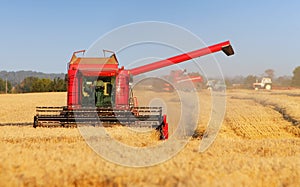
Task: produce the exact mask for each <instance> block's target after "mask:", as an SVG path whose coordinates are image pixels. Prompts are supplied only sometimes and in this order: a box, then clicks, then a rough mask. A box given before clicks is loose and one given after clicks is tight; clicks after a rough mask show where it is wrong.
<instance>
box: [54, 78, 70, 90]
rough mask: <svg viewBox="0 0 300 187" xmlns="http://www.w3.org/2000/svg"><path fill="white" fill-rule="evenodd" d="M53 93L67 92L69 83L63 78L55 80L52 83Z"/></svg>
mask: <svg viewBox="0 0 300 187" xmlns="http://www.w3.org/2000/svg"><path fill="white" fill-rule="evenodd" d="M51 91H54V92H65V91H67V83H66V81H65V80H63V79H61V78H59V77H58V78H54V79H53V81H52V83H51Z"/></svg>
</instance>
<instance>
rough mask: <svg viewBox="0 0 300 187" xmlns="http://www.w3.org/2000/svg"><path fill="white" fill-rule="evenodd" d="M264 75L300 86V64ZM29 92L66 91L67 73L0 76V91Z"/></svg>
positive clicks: (234, 83) (244, 81)
mask: <svg viewBox="0 0 300 187" xmlns="http://www.w3.org/2000/svg"><path fill="white" fill-rule="evenodd" d="M262 76H266V77H270V78H272V81H273V85H274V86H278V87H288V86H293V87H299V88H300V66H298V67H296V68H295V69H294V71H293V76H280V77H275V74H274V70H272V69H267V70H266V71H265V72H264V75H262ZM262 76H256V75H248V76H246V77H244V76H236V77H232V78H226V79H225V83H226V85H227V87H228V88H232V87H238V88H246V89H248V88H250V89H252V84H253V83H254V82H256V80H258V79H260V78H261V77H262ZM6 91H7V93H29V92H65V91H67V75H65V76H64V78H61V77H56V78H53V79H51V78H38V77H34V76H29V77H26V78H24V79H23V81H21V82H20V83H19V84H15V83H14V84H12V83H11V82H10V81H9V80H7V79H4V78H0V93H5V92H6Z"/></svg>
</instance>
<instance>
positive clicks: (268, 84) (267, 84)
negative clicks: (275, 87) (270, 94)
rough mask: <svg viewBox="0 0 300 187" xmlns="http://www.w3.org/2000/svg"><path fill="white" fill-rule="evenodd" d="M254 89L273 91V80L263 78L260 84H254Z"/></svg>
mask: <svg viewBox="0 0 300 187" xmlns="http://www.w3.org/2000/svg"><path fill="white" fill-rule="evenodd" d="M253 88H254V89H255V90H258V89H266V90H271V89H272V79H271V78H268V77H263V78H262V79H261V81H260V82H258V80H256V82H255V83H253Z"/></svg>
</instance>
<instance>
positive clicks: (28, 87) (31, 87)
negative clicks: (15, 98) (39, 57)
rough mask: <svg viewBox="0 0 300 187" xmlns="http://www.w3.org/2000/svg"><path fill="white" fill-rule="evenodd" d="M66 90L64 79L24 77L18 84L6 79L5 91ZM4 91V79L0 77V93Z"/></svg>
mask: <svg viewBox="0 0 300 187" xmlns="http://www.w3.org/2000/svg"><path fill="white" fill-rule="evenodd" d="M65 91H67V81H66V79H61V78H59V77H57V78H54V79H48V78H38V77H26V78H25V79H24V80H23V81H22V82H21V83H20V84H17V85H16V86H14V87H13V86H12V85H11V83H10V82H9V81H7V93H29V92H65ZM5 92H6V80H3V79H1V78H0V93H5Z"/></svg>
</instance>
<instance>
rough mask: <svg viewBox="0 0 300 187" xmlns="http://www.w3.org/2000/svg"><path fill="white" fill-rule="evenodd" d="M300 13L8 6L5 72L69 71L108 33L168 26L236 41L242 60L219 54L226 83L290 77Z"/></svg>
mask: <svg viewBox="0 0 300 187" xmlns="http://www.w3.org/2000/svg"><path fill="white" fill-rule="evenodd" d="M299 10H300V2H299V1H296V0H295V1H292V0H291V1H285V2H284V1H277V0H272V1H271V0H266V1H238V0H236V1H234V0H226V1H221V0H219V1H218V0H216V1H200V0H198V1H175V0H165V1H155V0H151V1H130V0H129V1H121V0H120V1H75V0H73V1H71V0H69V1H68V0H66V1H58V0H51V1H38V0H35V1H34V0H28V1H21V0H20V1H16V0H7V1H6V0H2V1H1V4H0V21H1V29H0V41H1V44H0V55H1V63H0V71H1V70H7V71H16V70H34V71H42V72H48V73H50V72H54V73H59V72H66V63H67V62H68V61H69V59H70V57H71V55H72V52H73V51H76V50H80V49H86V48H88V47H89V46H90V45H91V44H92V43H93V42H94V41H95V40H97V39H98V38H99V37H100V36H102V35H104V34H105V33H107V32H109V31H110V30H112V29H114V28H116V27H119V26H122V25H125V24H129V23H133V22H140V21H162V22H169V23H172V24H176V25H179V26H181V27H184V28H186V29H188V30H190V31H191V32H193V33H194V34H196V35H197V36H199V37H200V38H201V39H202V40H203V41H204V42H205V43H206V44H214V43H218V42H221V41H225V40H230V41H231V43H232V44H233V46H234V48H235V51H236V55H235V56H233V57H230V58H228V57H225V56H221V55H216V58H217V60H218V61H219V63H220V64H221V67H222V71H223V73H224V74H225V75H226V76H234V75H248V74H253V75H260V74H262V73H263V72H264V70H265V69H268V68H272V69H274V70H275V74H276V75H277V76H281V75H292V71H293V69H294V68H295V67H296V66H300V55H299V54H300V46H299V43H300V11H299ZM166 57H167V56H166ZM121 63H122V62H121ZM123 63H125V64H124V65H126V62H123Z"/></svg>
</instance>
